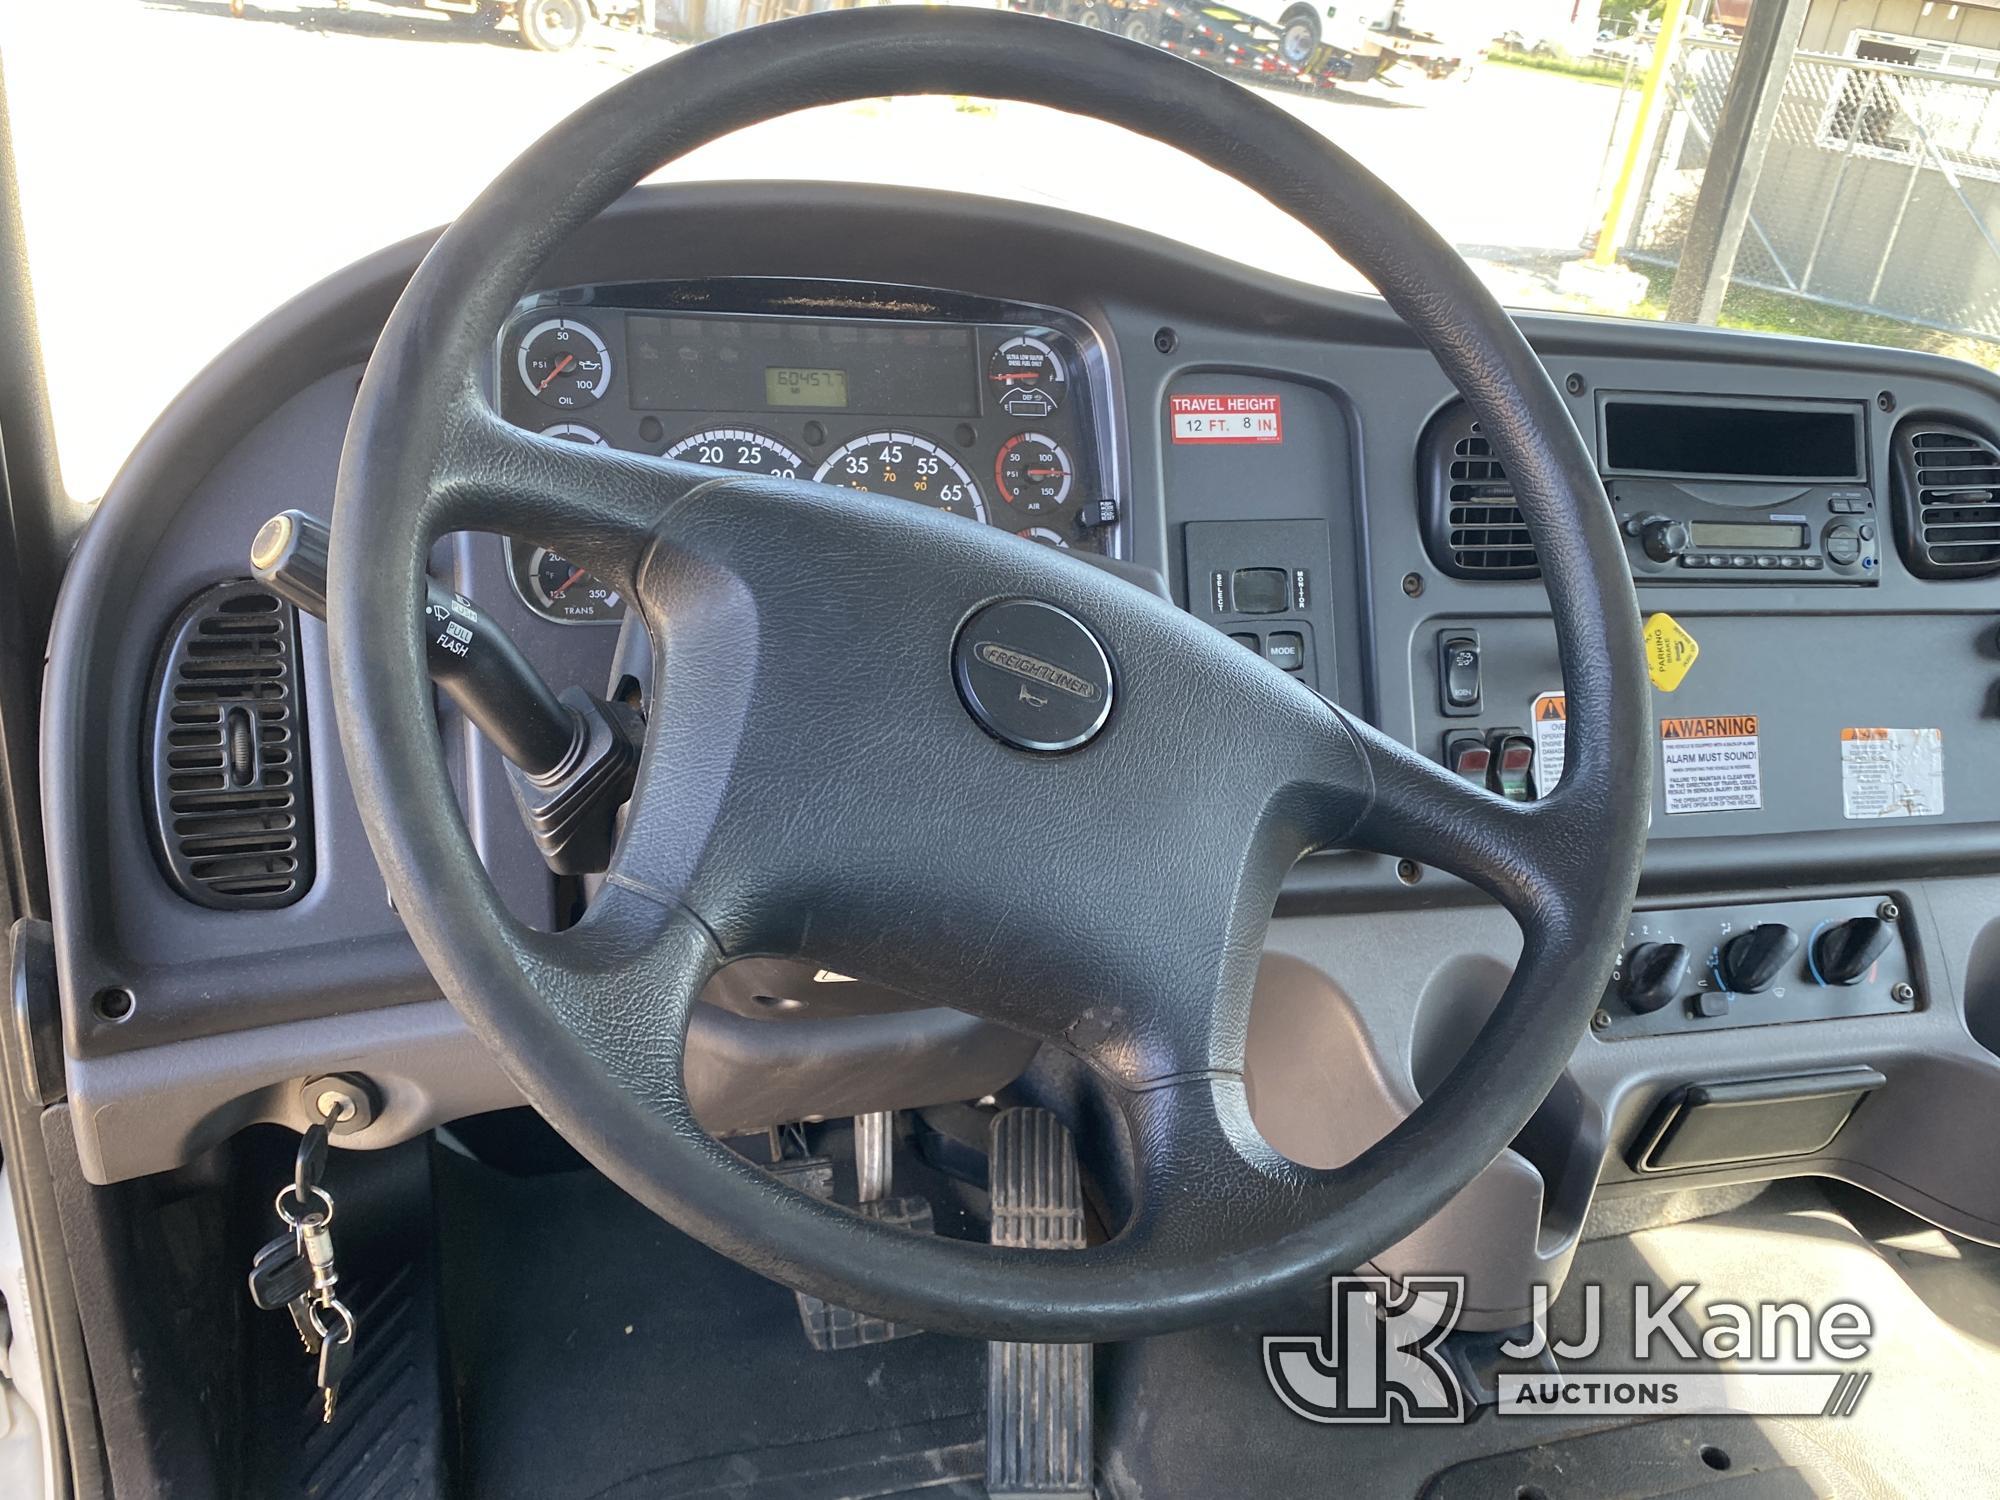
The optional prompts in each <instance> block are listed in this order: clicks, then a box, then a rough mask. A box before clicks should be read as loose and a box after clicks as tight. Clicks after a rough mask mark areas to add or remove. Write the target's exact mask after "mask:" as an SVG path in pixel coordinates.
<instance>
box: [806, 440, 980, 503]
mask: <svg viewBox="0 0 2000 1500" xmlns="http://www.w3.org/2000/svg"><path fill="white" fill-rule="evenodd" d="M813 478H815V479H817V480H818V481H819V482H820V483H822V484H838V485H844V486H845V487H846V488H848V489H850V490H866V491H868V492H869V493H870V494H874V495H897V496H900V497H901V498H902V499H905V500H915V501H917V502H918V503H920V504H923V505H929V506H934V507H936V508H937V509H938V510H948V511H950V512H951V513H952V514H953V515H955V516H964V517H965V518H966V519H967V520H969V521H983V520H985V519H986V502H985V501H984V500H982V499H981V498H980V495H979V486H978V485H976V484H974V483H973V482H972V476H971V475H970V474H968V473H966V471H965V465H964V464H962V463H960V462H959V461H958V460H957V459H956V458H954V457H953V456H952V454H951V451H950V450H949V449H947V448H944V447H941V446H939V445H938V444H937V443H934V442H932V441H931V440H930V439H929V438H927V437H920V436H918V435H917V434H916V433H914V432H869V433H864V434H862V435H861V436H860V437H858V438H851V439H849V440H848V441H847V442H845V443H842V444H841V445H840V446H839V447H838V448H836V449H834V450H833V452H832V453H831V454H829V455H828V456H827V460H826V462H825V463H823V464H821V465H820V466H819V472H818V473H816V474H814V475H813Z"/></svg>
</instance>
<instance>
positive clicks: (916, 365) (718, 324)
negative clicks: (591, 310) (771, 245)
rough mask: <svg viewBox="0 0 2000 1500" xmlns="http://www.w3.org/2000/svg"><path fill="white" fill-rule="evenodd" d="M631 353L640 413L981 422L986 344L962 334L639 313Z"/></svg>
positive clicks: (843, 321)
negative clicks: (812, 413) (831, 414)
mask: <svg viewBox="0 0 2000 1500" xmlns="http://www.w3.org/2000/svg"><path fill="white" fill-rule="evenodd" d="M625 343H626V351H625V369H626V372H627V373H626V389H627V391H628V392H629V393H630V397H631V403H632V407H633V409H634V410H637V411H727V412H757V411H797V410H805V409H816V410H819V411H852V412H861V413H867V414H869V415H873V416H885V417H894V416H905V415H908V416H916V415H919V414H921V415H923V416H929V417H976V416H978V415H979V396H980V361H979V343H978V339H977V337H976V334H975V330H973V329H972V328H970V327H967V326H964V325H960V324H944V323H905V322H899V321H891V320H887V319H867V318H838V319H824V320H822V319H807V318H781V317H722V316H716V315H713V314H706V313H662V314H657V315H655V314H651V313H636V312H635V313H629V314H627V315H626V318H625Z"/></svg>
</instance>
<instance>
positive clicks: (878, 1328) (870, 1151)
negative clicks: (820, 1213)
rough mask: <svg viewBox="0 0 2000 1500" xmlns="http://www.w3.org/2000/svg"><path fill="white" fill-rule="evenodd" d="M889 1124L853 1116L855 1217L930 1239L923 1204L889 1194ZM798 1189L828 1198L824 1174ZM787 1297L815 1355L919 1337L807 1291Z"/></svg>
mask: <svg viewBox="0 0 2000 1500" xmlns="http://www.w3.org/2000/svg"><path fill="white" fill-rule="evenodd" d="M895 1123H896V1117H895V1116H894V1115H893V1114H891V1113H889V1112H888V1111H887V1110H884V1111H882V1112H881V1113H880V1114H867V1115H856V1116H855V1117H854V1180H855V1186H856V1189H857V1196H858V1197H859V1198H860V1200H861V1201H860V1202H859V1203H858V1204H856V1205H855V1212H857V1213H859V1214H861V1215H862V1216H863V1217H864V1218H870V1219H879V1220H881V1221H882V1222H883V1223H885V1224H893V1225H895V1226H896V1227H897V1228H898V1229H907V1230H909V1231H910V1232H911V1233H912V1234H934V1233H936V1226H935V1225H934V1224H933V1222H932V1214H931V1205H930V1201H929V1200H928V1199H926V1198H924V1197H921V1196H919V1195H918V1194H915V1193H909V1194H905V1195H904V1196H903V1197H900V1198H898V1197H894V1196H892V1195H891V1194H890V1192H889V1188H890V1187H891V1185H892V1183H893V1181H894V1177H893V1171H894V1163H895V1146H896V1133H895ZM829 1165H830V1164H829ZM822 1184H823V1185H822ZM800 1185H802V1186H804V1187H806V1189H807V1191H809V1192H812V1193H814V1194H815V1196H818V1197H822V1198H831V1197H832V1196H833V1174H832V1172H831V1171H830V1170H829V1171H828V1172H827V1174H826V1175H825V1177H824V1179H818V1178H815V1179H812V1180H810V1181H808V1182H805V1183H803V1184H800ZM792 1295H793V1296H795V1297H796V1298H797V1299H798V1303H799V1324H800V1326H801V1327H803V1328H804V1329H805V1331H806V1342H807V1343H809V1344H811V1345H812V1346H813V1348H814V1349H816V1350H818V1351H819V1352H820V1353H821V1354H828V1353H831V1352H833V1351H834V1350H836V1349H858V1348H860V1347H861V1346H862V1345H864V1344H886V1343H887V1342H888V1341H889V1340H890V1339H901V1338H908V1337H909V1336H910V1335H911V1334H914V1333H922V1332H923V1329H921V1328H919V1327H917V1326H916V1325H915V1324H914V1323H896V1322H892V1321H891V1320H890V1319H888V1318H878V1317H877V1316H876V1315H875V1314H874V1313H865V1312H860V1311H858V1310H856V1309H855V1308H852V1307H842V1306H841V1305H840V1304H839V1303H837V1302H825V1301H822V1300H821V1299H820V1298H818V1297H815V1296H813V1295H811V1294H810V1293H808V1292H794V1293H793V1294H792Z"/></svg>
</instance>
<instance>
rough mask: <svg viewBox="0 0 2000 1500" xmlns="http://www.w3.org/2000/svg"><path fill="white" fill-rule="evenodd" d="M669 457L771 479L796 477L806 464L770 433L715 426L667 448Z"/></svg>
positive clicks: (750, 428)
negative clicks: (760, 475)
mask: <svg viewBox="0 0 2000 1500" xmlns="http://www.w3.org/2000/svg"><path fill="white" fill-rule="evenodd" d="M666 457H668V458H678V459H683V460H685V461H686V462H688V463H691V464H704V465H706V466H707V467H709V468H711V469H734V470H736V472H737V473H739V474H762V475H764V476H765V477H766V478H769V479H796V478H798V476H799V471H800V470H802V469H803V468H805V466H806V461H805V460H804V459H803V458H800V457H799V456H798V454H796V453H794V452H792V450H791V449H790V448H787V447H786V446H785V445H784V444H783V443H781V442H779V441H778V440H777V439H776V438H774V437H772V436H771V435H770V434H769V433H768V432H758V431H757V430H756V429H755V428H752V427H711V428H709V429H708V431H706V432H697V433H696V434H695V435H694V436H693V437H684V438H682V439H681V440H680V441H679V442H678V443H675V444H674V445H673V447H671V448H669V449H668V450H667V452H666Z"/></svg>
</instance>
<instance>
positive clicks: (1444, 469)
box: [1419, 404, 1541, 578]
mask: <svg viewBox="0 0 2000 1500" xmlns="http://www.w3.org/2000/svg"><path fill="white" fill-rule="evenodd" d="M1419 479H1420V482H1421V485H1422V490H1421V496H1420V501H1419V503H1420V504H1421V506H1422V508H1423V517H1422V518H1423V530H1424V547H1425V549H1426V550H1427V551H1428V552H1429V553H1430V555H1431V561H1432V562H1434V563H1436V564H1437V565H1438V567H1439V568H1440V569H1442V570H1443V571H1444V572H1446V573H1449V574H1450V575H1451V576H1452V577H1454V578H1539V577H1540V576H1541V569H1540V567H1539V566H1537V563H1536V558H1535V544H1534V541H1533V540H1532V539H1531V538H1530V537H1529V535H1528V523H1527V522H1526V521H1525V520H1524V519H1522V516H1521V510H1520V507H1519V506H1518V505H1516V504H1515V503H1514V487H1513V485H1512V484H1510V483H1509V482H1508V480H1507V471H1506V470H1505V469H1503V468H1502V467H1501V466H1500V460H1499V459H1497V458H1495V457H1494V456H1493V447H1492V444H1491V443H1489V442H1488V441H1487V438H1486V434H1485V433H1484V432H1482V431H1481V430H1480V427H1479V423H1478V422H1477V421H1476V420H1475V419H1474V418H1473V415H1472V412H1471V409H1470V408H1468V407H1466V406H1465V405H1463V404H1459V405H1454V406H1450V407H1447V408H1446V409H1445V410H1444V411H1442V412H1440V413H1439V414H1438V415H1437V416H1436V417H1435V418H1433V419H1432V421H1431V424H1430V426H1429V427H1427V428H1426V429H1425V430H1424V436H1423V441H1422V445H1421V454H1420V458H1419Z"/></svg>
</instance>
